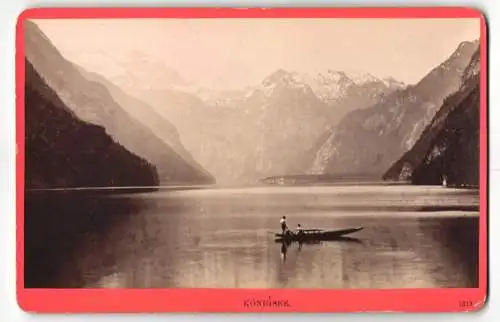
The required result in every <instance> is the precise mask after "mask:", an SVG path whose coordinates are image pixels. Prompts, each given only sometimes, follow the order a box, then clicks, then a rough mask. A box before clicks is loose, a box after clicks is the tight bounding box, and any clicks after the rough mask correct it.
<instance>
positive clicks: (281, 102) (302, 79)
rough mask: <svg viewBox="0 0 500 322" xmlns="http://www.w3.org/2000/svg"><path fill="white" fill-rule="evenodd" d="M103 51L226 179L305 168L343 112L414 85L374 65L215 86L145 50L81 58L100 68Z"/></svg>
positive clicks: (135, 92) (117, 80) (123, 78)
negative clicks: (382, 74) (373, 70)
mask: <svg viewBox="0 0 500 322" xmlns="http://www.w3.org/2000/svg"><path fill="white" fill-rule="evenodd" d="M80 57H84V54H83V53H81V54H80ZM96 57H104V58H103V61H105V62H106V64H107V65H112V67H108V68H107V69H105V70H107V71H109V72H108V75H104V76H105V77H107V78H108V79H110V82H114V84H115V85H116V86H118V87H120V88H121V89H123V91H124V92H126V93H129V94H130V95H131V96H134V97H136V98H137V99H140V100H141V101H144V102H146V103H147V104H149V105H150V106H152V107H153V108H154V109H155V110H156V112H157V113H158V114H160V115H162V116H163V118H165V119H168V120H169V121H171V122H172V124H174V126H175V127H176V129H177V130H178V132H179V135H180V140H181V141H182V144H183V145H184V146H185V147H186V149H187V150H188V151H189V153H190V154H191V155H192V156H193V158H194V159H195V160H196V161H197V162H199V163H200V164H201V165H202V166H203V168H205V169H207V170H208V171H209V172H210V173H212V174H213V175H214V176H215V177H216V178H217V182H219V183H248V182H254V181H256V180H258V179H259V178H261V177H263V176H268V175H273V174H276V173H301V172H304V169H306V168H307V167H308V165H309V164H310V163H311V162H312V161H313V159H314V153H315V151H314V149H315V148H314V147H315V146H316V145H317V144H318V143H317V142H318V140H321V139H322V138H323V137H325V133H326V132H327V131H329V130H330V129H331V128H332V127H333V126H335V125H336V124H337V123H338V122H339V120H341V119H342V117H343V115H345V114H346V113H347V112H349V111H351V110H353V109H358V108H359V109H362V108H366V107H368V106H370V105H372V104H374V103H375V102H377V101H378V100H380V99H381V98H382V97H385V96H386V95H389V94H390V93H392V92H394V91H396V90H400V89H402V88H405V86H406V85H405V84H403V83H401V82H398V81H396V80H395V79H392V78H388V79H379V78H376V77H375V76H373V75H370V74H368V73H359V72H342V71H333V70H327V71H326V72H325V73H323V74H317V75H312V74H306V73H298V72H294V71H286V70H283V69H279V70H276V71H275V72H273V73H271V74H269V75H268V76H267V77H265V78H264V79H263V80H262V82H261V83H260V84H257V85H255V86H247V87H246V88H243V89H241V90H227V91H217V90H215V91H210V90H208V89H205V88H203V87H201V86H197V85H196V84H193V83H192V82H189V81H186V80H185V79H183V78H182V77H181V76H179V74H178V73H176V72H175V71H173V70H171V69H169V68H166V67H165V66H164V65H162V64H161V63H160V62H158V61H157V60H155V59H153V58H151V57H147V56H141V55H139V54H138V53H137V52H135V53H133V54H131V55H130V56H127V57H125V58H124V57H120V58H116V61H113V60H112V59H110V55H109V54H106V53H102V52H101V53H92V54H89V56H88V57H87V59H84V58H80V59H79V60H78V62H79V64H81V65H82V66H85V67H86V68H91V67H90V66H94V68H96V67H95V66H96V65H97V64H99V62H100V60H99V59H97V58H96ZM145 71H151V72H145ZM162 74H163V76H161V75H162ZM111 80H112V81H111ZM139 80H141V81H139Z"/></svg>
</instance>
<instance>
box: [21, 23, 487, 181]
mask: <svg viewBox="0 0 500 322" xmlns="http://www.w3.org/2000/svg"><path fill="white" fill-rule="evenodd" d="M25 28H26V57H27V60H28V61H29V62H30V64H32V65H33V68H34V70H35V71H36V72H37V73H38V74H39V75H40V77H41V78H42V80H43V82H44V83H45V84H46V85H47V86H48V87H49V88H51V89H52V90H53V91H54V93H56V96H57V97H58V98H59V99H60V101H61V103H62V104H63V105H65V106H67V108H68V110H70V111H71V112H72V113H73V114H74V117H76V118H78V119H80V120H81V121H83V122H86V123H90V124H94V125H96V126H100V127H101V128H103V129H104V131H105V135H108V136H109V137H110V138H111V139H112V140H113V141H114V142H115V143H116V144H118V145H120V146H122V147H123V148H124V149H125V150H126V151H129V152H130V153H131V154H133V155H135V156H137V157H139V158H142V159H143V160H145V162H147V163H148V164H150V165H151V166H152V167H154V168H155V169H156V170H157V174H158V178H159V181H160V184H173V183H188V184H191V183H214V182H215V181H216V180H217V182H218V183H222V184H224V183H228V184H237V183H239V184H244V183H255V182H257V181H258V180H259V179H261V178H264V177H269V176H276V175H301V174H306V173H309V174H315V175H334V176H335V177H338V176H342V175H345V176H352V175H361V176H365V177H371V178H381V177H382V176H383V175H384V178H390V179H395V178H396V177H397V178H398V179H400V177H401V178H402V179H404V176H405V175H404V174H402V173H406V172H411V173H412V178H413V181H414V182H415V183H417V181H418V180H417V177H418V176H419V175H418V173H420V172H419V170H418V168H419V167H422V166H423V163H422V160H423V159H424V154H425V153H427V152H428V151H427V149H428V148H429V147H430V146H431V145H432V144H434V143H432V144H431V143H429V142H434V141H435V140H437V139H436V137H441V136H442V135H444V134H439V133H441V129H442V128H448V126H451V125H450V124H457V122H465V119H463V117H460V116H456V118H458V119H460V120H459V121H451V119H449V120H448V118H449V117H451V116H452V115H455V114H456V113H459V112H456V111H455V109H456V110H457V111H461V110H462V108H458V107H456V106H457V105H460V104H461V103H460V104H459V103H457V102H462V101H464V102H469V103H470V104H472V102H473V101H474V100H475V99H476V96H474V95H475V94H474V95H473V93H476V94H477V88H476V87H477V86H478V85H477V84H476V85H477V86H476V87H474V86H475V85H471V84H472V82H473V80H474V79H476V78H477V70H478V66H475V65H474V62H475V58H474V57H478V54H477V50H478V41H465V42H462V43H460V44H459V45H458V47H457V48H456V50H455V51H454V52H453V53H451V54H450V56H449V57H448V58H447V59H445V60H444V61H443V63H441V64H439V65H438V66H435V68H433V69H432V70H431V71H429V73H428V74H427V75H425V76H424V77H423V78H422V79H421V80H420V81H419V82H417V83H416V84H413V85H406V84H403V83H402V82H399V81H397V80H395V79H394V78H390V77H389V78H384V79H382V78H377V77H375V76H373V75H371V74H369V73H360V72H354V71H336V70H326V71H324V72H322V73H318V74H308V73H300V72H296V71H288V70H284V69H278V70H276V71H274V72H272V73H270V74H269V75H268V76H267V77H265V78H264V79H263V80H262V81H261V82H260V83H259V84H256V85H252V86H247V87H245V88H241V89H235V90H212V89H209V88H205V87H203V86H199V85H197V84H195V83H193V82H191V81H188V80H186V79H184V78H183V77H182V76H181V75H180V74H179V73H178V72H176V71H175V70H173V69H171V68H169V67H167V66H166V65H165V64H164V63H163V62H161V61H159V60H157V59H154V58H151V57H149V56H147V55H144V54H143V53H140V52H134V53H132V54H131V55H128V56H122V57H119V56H113V55H112V53H106V52H105V50H101V51H100V52H97V53H95V52H94V53H87V54H86V53H85V52H84V51H83V52H82V53H80V56H79V58H78V59H77V61H70V60H68V59H66V58H65V57H63V56H62V54H61V53H60V52H59V51H58V50H57V49H56V48H55V47H54V45H53V44H52V43H51V42H50V40H49V39H48V38H47V37H46V36H45V35H44V34H43V33H42V32H41V31H40V29H38V27H37V26H36V25H35V24H33V23H26V26H25ZM474 55H476V56H474ZM471 58H474V59H472V60H471ZM104 65H105V66H104ZM99 66H101V67H102V68H101V67H99ZM104 67H106V68H104ZM467 75H469V76H467ZM465 98H467V99H465ZM469 103H467V104H469ZM464 104H465V103H464ZM442 106H443V107H442ZM445 106H453V108H452V107H448V108H445ZM455 107H456V108H455ZM468 113H469V112H468ZM470 113H472V112H470ZM471 117H473V116H471ZM436 118H439V119H441V120H444V119H446V122H444V121H443V122H441V123H439V122H438V123H439V124H440V125H439V126H437V127H435V128H434V129H433V128H429V126H431V125H432V124H437V123H436V121H435V119H436ZM467 120H469V121H470V118H467ZM471 122H472V121H471ZM464 124H465V123H464ZM471 124H472V123H471ZM471 124H469V125H471ZM472 125H473V124H472ZM472 125H471V126H472ZM464 126H465V125H464ZM428 133H432V135H430V136H429V135H428ZM425 137H428V138H427V139H424V138H425ZM431 137H432V140H431V139H430V138H431ZM422 140H423V141H425V142H426V143H425V144H423V143H419V142H422ZM457 140H458V139H457ZM460 140H462V141H463V138H462V139H460ZM460 140H459V141H460ZM462 141H460V142H462ZM422 144H423V145H422ZM471 144H472V143H471ZM452 150H454V148H452V149H451V150H450V151H452ZM415 151H417V152H415ZM424 152H425V153H424ZM450 153H451V152H450ZM415 155H418V157H416V156H415ZM408 158H409V159H408ZM425 158H427V159H429V157H428V156H425ZM408 160H410V161H408ZM410 164H411V166H409V165H410ZM409 168H411V170H408V169H409ZM403 169H406V170H408V171H406V170H405V171H403ZM436 171H437V170H436ZM424 172H425V171H424ZM438 172H439V171H438ZM429 180H430V179H429ZM433 180H434V179H433ZM424 181H425V180H424ZM431 181H432V180H431ZM433 182H434V181H433Z"/></svg>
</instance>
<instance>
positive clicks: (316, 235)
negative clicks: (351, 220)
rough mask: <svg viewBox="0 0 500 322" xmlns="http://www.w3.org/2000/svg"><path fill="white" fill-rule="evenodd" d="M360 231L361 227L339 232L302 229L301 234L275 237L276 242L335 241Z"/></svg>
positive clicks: (289, 233) (286, 234) (287, 233)
mask: <svg viewBox="0 0 500 322" xmlns="http://www.w3.org/2000/svg"><path fill="white" fill-rule="evenodd" d="M362 229H363V227H357V228H347V229H339V230H322V229H304V230H303V231H302V233H294V232H291V231H288V232H286V233H285V234H275V236H276V237H277V241H311V240H318V241H322V240H335V239H338V238H339V237H343V236H345V235H349V234H352V233H355V232H357V231H360V230H362Z"/></svg>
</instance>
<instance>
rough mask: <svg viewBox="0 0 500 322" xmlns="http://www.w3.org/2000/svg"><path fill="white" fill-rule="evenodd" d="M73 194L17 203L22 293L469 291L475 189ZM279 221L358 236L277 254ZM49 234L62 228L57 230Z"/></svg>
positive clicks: (473, 268)
mask: <svg viewBox="0 0 500 322" xmlns="http://www.w3.org/2000/svg"><path fill="white" fill-rule="evenodd" d="M75 194H77V193H66V194H55V193H53V192H45V193H39V194H35V195H33V196H28V200H29V201H28V203H27V206H26V207H27V209H26V225H27V226H26V235H27V241H26V247H27V250H26V253H27V255H26V256H27V257H26V281H27V282H26V283H27V286H28V287H47V286H48V287H92V288H96V287H97V288H101V287H104V288H116V287H118V288H120V287H121V288H151V287H157V288H176V287H183V288H184V287H189V288H191V287H192V288H198V287H203V288H207V287H208V288H234V287H236V288H415V287H476V286H477V283H478V277H477V274H478V272H477V265H478V214H479V212H478V204H479V195H478V191H477V190H458V189H447V188H443V187H421V186H401V185H396V186H390V185H366V186H340V185H339V186H318V187H311V186H307V187H280V186H270V187H253V188H241V189H236V188H234V189H194V190H180V191H168V190H167V191H158V192H148V193H135V194H128V195H124V194H121V195H102V194H100V193H98V192H95V193H93V194H92V193H91V194H89V193H85V194H82V193H80V195H79V196H77V197H75ZM89 214H91V215H89ZM283 215H286V216H287V218H288V225H289V226H290V227H295V226H296V225H297V224H298V223H300V224H302V226H304V227H305V228H324V229H342V228H351V227H359V226H362V227H364V229H363V230H362V231H359V232H356V233H354V234H352V235H351V237H353V238H355V239H354V240H350V241H330V242H321V243H317V244H304V245H301V246H300V245H298V244H295V243H294V244H291V245H289V246H288V247H286V245H282V244H281V243H278V242H275V240H274V233H276V232H279V231H280V225H279V219H280V218H281V216H283ZM89 216H90V218H91V219H89V220H86V221H84V222H82V223H78V225H77V226H78V227H79V230H77V231H74V232H73V230H74V229H73V228H71V229H70V228H69V227H72V226H71V225H72V224H73V226H74V223H75V220H77V219H75V218H83V217H89ZM56 222H57V224H56ZM44 225H45V226H44ZM65 225H66V226H65ZM55 226H60V227H63V228H61V229H59V230H61V231H63V233H61V232H60V231H58V230H57V229H56V228H55ZM49 227H50V228H49ZM64 227H68V228H64ZM42 232H43V233H42ZM54 236H56V237H54ZM41 240H47V242H46V243H45V244H44V243H43V242H41ZM48 249H50V251H47V250H48Z"/></svg>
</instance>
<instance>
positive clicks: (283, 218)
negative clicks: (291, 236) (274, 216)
mask: <svg viewBox="0 0 500 322" xmlns="http://www.w3.org/2000/svg"><path fill="white" fill-rule="evenodd" d="M280 224H281V232H282V233H283V235H284V234H285V232H286V231H287V230H288V227H287V225H286V217H285V216H283V217H281V220H280Z"/></svg>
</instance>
